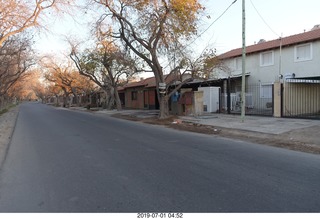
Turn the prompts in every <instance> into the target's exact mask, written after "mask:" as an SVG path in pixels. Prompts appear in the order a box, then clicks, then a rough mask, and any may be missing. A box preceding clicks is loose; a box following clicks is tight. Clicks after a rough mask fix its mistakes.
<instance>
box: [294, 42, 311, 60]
mask: <svg viewBox="0 0 320 219" xmlns="http://www.w3.org/2000/svg"><path fill="white" fill-rule="evenodd" d="M311 59H312V44H311V43H308V44H302V45H298V46H296V47H295V49H294V61H296V62H302V61H308V60H311Z"/></svg>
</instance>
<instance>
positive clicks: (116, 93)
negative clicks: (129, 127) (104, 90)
mask: <svg viewBox="0 0 320 219" xmlns="http://www.w3.org/2000/svg"><path fill="white" fill-rule="evenodd" d="M113 89H114V97H115V101H116V107H117V110H118V111H121V110H122V106H121V100H120V96H119V92H118V90H117V87H113Z"/></svg>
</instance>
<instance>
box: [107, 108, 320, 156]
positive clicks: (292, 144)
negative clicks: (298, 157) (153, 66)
mask: <svg viewBox="0 0 320 219" xmlns="http://www.w3.org/2000/svg"><path fill="white" fill-rule="evenodd" d="M112 116H113V117H116V118H120V119H126V120H131V121H139V122H143V123H148V124H153V125H163V126H166V127H169V128H173V129H177V130H182V131H189V132H196V133H202V134H207V135H215V136H220V137H224V138H232V139H238V140H242V141H247V142H252V143H258V144H265V145H270V146H275V147H280V148H286V149H290V150H295V151H302V152H307V153H313V154H320V147H319V146H318V145H314V144H312V143H306V142H302V141H299V140H294V139H293V138H292V137H291V136H292V135H293V134H294V133H291V132H289V133H284V134H278V135H277V134H266V133H261V132H254V131H245V130H238V129H229V128H222V127H214V126H210V125H202V124H197V123H193V122H185V121H182V120H180V119H179V118H178V117H177V116H172V117H170V118H168V119H165V120H159V119H158V118H157V117H156V116H154V117H149V118H139V117H136V116H134V115H122V114H120V113H119V114H114V115H112ZM293 132H294V131H293Z"/></svg>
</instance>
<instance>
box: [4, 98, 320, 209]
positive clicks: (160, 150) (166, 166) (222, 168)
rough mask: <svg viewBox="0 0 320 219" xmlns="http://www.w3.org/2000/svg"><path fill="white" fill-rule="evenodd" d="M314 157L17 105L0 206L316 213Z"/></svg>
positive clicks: (319, 188)
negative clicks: (16, 115)
mask: <svg viewBox="0 0 320 219" xmlns="http://www.w3.org/2000/svg"><path fill="white" fill-rule="evenodd" d="M319 182H320V156H319V155H313V154H307V153H302V152H295V151H290V150H286V149H281V148H275V147H266V146H263V145H257V144H252V143H246V142H242V141H235V140H229V139H223V138H219V137H214V136H210V135H202V134H196V133H191V132H182V131H177V130H173V129H168V128H165V127H162V126H154V125H148V124H143V123H138V122H132V121H126V120H120V119H116V118H112V117H109V116H106V115H99V114H94V113H86V112H80V111H72V110H66V109H63V108H54V107H51V106H47V105H43V104H39V103H25V104H22V105H21V106H20V113H19V117H18V120H17V124H16V128H15V131H14V134H13V137H12V140H11V143H10V146H9V150H8V154H7V156H6V160H5V162H4V163H3V165H2V166H1V172H0V212H208V213H213V212H320V185H319Z"/></svg>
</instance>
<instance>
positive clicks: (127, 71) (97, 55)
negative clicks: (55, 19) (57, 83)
mask: <svg viewBox="0 0 320 219" xmlns="http://www.w3.org/2000/svg"><path fill="white" fill-rule="evenodd" d="M100 34H101V33H100ZM70 45H71V47H72V52H71V54H70V58H71V59H72V60H73V62H74V64H75V65H76V67H77V69H78V70H79V73H80V74H81V75H84V76H86V77H88V78H90V79H91V80H92V81H93V82H94V83H95V84H97V85H98V86H99V87H100V88H101V89H102V90H103V91H104V92H105V93H106V95H107V98H108V100H107V108H108V109H111V108H112V107H113V106H114V105H115V106H116V108H117V110H121V109H122V106H121V101H120V97H119V93H118V87H119V86H120V85H123V82H124V81H126V80H127V79H128V78H130V77H132V76H133V75H134V74H135V73H136V72H137V70H136V67H135V62H134V60H133V59H131V58H130V57H129V56H128V55H127V54H126V53H125V52H123V51H122V50H121V48H120V47H118V46H117V45H116V44H115V43H114V41H112V39H110V38H100V37H98V40H97V46H96V47H95V48H93V49H86V50H85V52H83V53H82V54H80V53H79V52H78V49H77V46H75V45H74V44H73V43H70Z"/></svg>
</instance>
